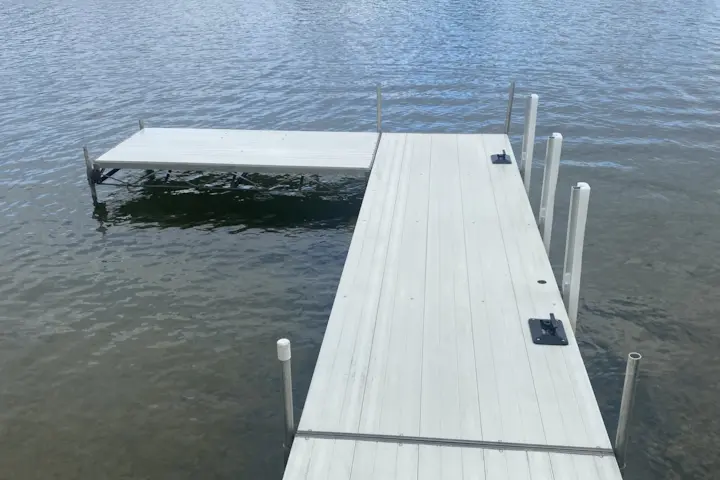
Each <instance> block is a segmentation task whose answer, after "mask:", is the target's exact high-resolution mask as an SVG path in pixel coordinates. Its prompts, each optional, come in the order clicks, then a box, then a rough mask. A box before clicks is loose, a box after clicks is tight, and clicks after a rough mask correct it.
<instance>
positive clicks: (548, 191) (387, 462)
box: [85, 83, 640, 480]
mask: <svg viewBox="0 0 720 480" xmlns="http://www.w3.org/2000/svg"><path fill="white" fill-rule="evenodd" d="M513 95H514V83H513V84H512V85H511V88H510V98H509V103H508V112H507V116H506V123H505V126H506V133H507V131H508V129H509V128H510V124H511V111H512V99H513ZM380 99H381V96H380V92H379V90H378V111H377V118H378V132H377V133H343V132H269V131H238V130H201V129H157V128H147V129H146V128H144V126H143V125H142V122H141V123H140V126H141V129H140V131H139V132H137V133H135V134H134V135H133V136H132V137H130V138H129V139H128V140H126V141H125V142H123V143H121V144H120V145H118V146H117V147H115V148H113V149H112V150H110V151H109V152H107V153H106V154H104V155H102V156H100V157H99V158H98V159H97V160H95V161H93V160H92V159H91V158H90V156H89V153H88V151H87V149H85V160H86V166H87V176H88V183H89V185H90V187H91V193H92V195H93V201H94V202H95V204H96V205H98V202H97V193H96V191H95V185H99V184H102V183H103V182H105V181H106V180H108V179H111V177H112V176H113V175H114V174H115V173H117V171H118V170H119V169H126V168H135V169H151V170H154V169H160V170H185V171H187V170H208V171H213V170H214V171H228V172H234V173H235V172H260V173H298V174H323V173H357V172H368V171H369V172H370V174H369V181H368V185H367V190H366V193H365V197H364V199H363V203H362V207H361V210H360V213H359V217H358V220H357V224H356V227H355V232H354V234H353V238H352V242H351V245H350V249H349V252H348V256H347V259H346V262H345V267H344V270H343V274H342V278H341V279H340V284H339V287H338V290H337V294H336V297H335V302H334V305H333V308H332V312H331V315H330V319H329V322H328V326H327V330H326V332H325V337H324V340H323V343H322V347H321V349H320V354H319V357H318V360H317V365H316V368H315V372H314V374H313V378H312V382H311V384H310V389H309V392H308V396H307V400H306V403H305V408H304V411H303V413H302V417H301V419H300V422H299V426H297V428H296V426H295V422H294V414H293V405H292V380H291V369H290V361H291V360H290V359H291V354H290V343H289V342H288V341H287V340H285V339H283V340H280V341H279V342H278V358H279V360H280V361H281V362H282V364H283V381H284V390H283V391H284V398H285V423H286V433H285V439H286V442H285V445H286V452H287V448H289V446H290V444H292V448H291V450H290V453H289V458H288V462H287V467H286V470H285V473H284V477H283V478H284V480H369V479H387V480H390V479H407V480H426V479H427V480H437V479H451V480H454V479H467V480H470V479H473V480H530V479H532V480H539V479H543V480H552V479H554V480H577V479H583V480H621V478H622V477H621V473H620V469H619V466H618V462H620V463H622V464H624V455H625V446H626V444H627V421H628V419H629V416H630V411H631V408H632V397H633V393H632V392H633V391H634V385H635V380H636V375H637V364H638V362H639V360H640V355H638V354H634V353H633V354H630V360H629V364H628V371H627V372H628V374H627V376H626V381H625V389H624V392H626V393H627V395H626V394H625V393H624V394H623V400H622V404H621V413H620V419H621V420H620V425H619V427H618V436H617V438H616V442H615V449H613V445H611V443H610V440H609V438H608V434H607V430H606V429H605V425H604V423H603V419H602V417H601V414H600V411H599V408H598V405H597V401H596V399H595V395H594V393H593V390H592V386H591V384H590V381H589V379H588V375H587V372H586V370H585V367H584V364H583V361H582V358H581V356H580V351H579V349H578V345H577V342H576V339H575V336H574V331H573V330H574V325H575V320H576V315H577V308H578V307H577V305H578V298H579V297H578V295H579V293H578V292H579V282H580V265H581V263H582V262H581V261H582V244H583V241H584V230H585V216H586V214H587V202H588V199H589V192H590V188H589V186H588V185H586V184H578V186H577V187H573V193H572V197H571V208H570V221H569V227H568V235H567V238H566V257H565V265H564V271H563V277H562V279H563V283H562V289H559V288H558V284H557V282H556V280H555V277H554V275H553V271H552V268H551V266H550V262H549V260H548V256H547V251H548V249H549V245H550V234H551V232H552V224H553V221H552V218H553V202H554V198H555V186H556V181H557V169H558V165H559V161H560V148H561V144H562V136H561V135H559V134H553V135H552V137H551V138H550V139H549V141H548V149H547V157H546V165H545V175H544V179H543V192H542V200H541V207H540V213H539V215H538V221H537V222H536V220H535V218H534V216H533V212H532V209H531V206H530V202H529V200H528V196H527V190H528V189H529V186H530V181H529V180H530V174H531V172H532V169H531V166H532V157H533V154H532V151H533V146H534V138H535V118H536V110H537V100H538V97H537V95H531V96H529V97H528V101H527V111H526V116H525V117H526V119H525V132H524V141H523V146H522V155H521V157H522V162H521V163H522V165H518V164H517V162H516V159H515V155H514V153H513V149H512V146H511V145H510V141H509V138H508V136H507V135H506V134H467V135H452V134H399V133H380V130H381V123H380V121H381V110H380ZM503 153H505V154H506V155H503V159H505V160H507V163H496V162H494V161H492V159H491V157H492V156H493V155H498V154H503ZM497 159H498V158H497V157H495V160H497ZM518 167H520V168H518ZM106 169H111V170H110V171H108V172H106ZM520 172H523V177H521V173H520ZM239 178H243V175H242V173H237V174H236V175H233V180H232V183H231V189H232V188H233V187H235V186H236V180H237V179H239ZM112 180H116V179H114V178H112ZM166 182H167V177H166ZM120 184H121V185H132V186H135V185H137V183H134V184H131V183H123V182H121V183H120ZM300 185H302V182H300ZM155 186H157V185H155ZM189 186H194V185H189ZM183 188H184V187H183ZM541 234H542V236H541ZM530 319H557V320H560V321H562V324H563V325H564V328H565V336H563V335H562V334H557V335H556V333H557V331H556V329H555V327H553V326H552V325H555V326H557V324H551V321H550V320H548V321H547V322H544V323H543V322H541V323H540V324H535V325H536V326H537V325H541V326H542V328H541V330H540V331H539V333H538V330H535V333H532V332H531V329H530V326H529V320H530ZM553 321H554V320H553ZM548 325H550V326H549V327H548ZM540 340H542V341H540ZM544 341H548V342H549V343H553V342H559V343H556V344H554V345H548V344H537V343H536V342H539V343H542V342H544ZM616 455H617V457H616ZM616 458H617V459H616Z"/></svg>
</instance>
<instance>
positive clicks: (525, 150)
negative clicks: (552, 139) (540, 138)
mask: <svg viewBox="0 0 720 480" xmlns="http://www.w3.org/2000/svg"><path fill="white" fill-rule="evenodd" d="M537 109H538V96H537V95H536V94H534V93H533V94H532V95H530V96H529V97H527V100H526V102H525V130H524V132H523V142H522V154H521V156H520V159H521V161H520V174H521V175H522V177H523V183H524V184H525V191H526V192H527V193H530V174H531V173H532V161H533V152H534V150H535V124H536V123H537Z"/></svg>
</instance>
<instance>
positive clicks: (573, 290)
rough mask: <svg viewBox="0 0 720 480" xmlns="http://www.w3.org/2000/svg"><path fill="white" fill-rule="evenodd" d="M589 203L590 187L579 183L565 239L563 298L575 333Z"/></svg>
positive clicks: (573, 199)
mask: <svg viewBox="0 0 720 480" xmlns="http://www.w3.org/2000/svg"><path fill="white" fill-rule="evenodd" d="M589 203H590V185H588V184H587V183H584V182H579V183H578V184H577V185H576V186H574V187H572V189H571V191H570V213H569V214H568V227H567V236H566V237H565V262H564V265H563V276H562V296H563V300H564V301H565V308H567V312H568V317H569V318H570V325H572V328H573V331H574V330H575V327H576V325H577V312H578V302H579V298H580V276H581V274H582V255H583V245H584V244H585V225H586V224H587V213H588V204H589Z"/></svg>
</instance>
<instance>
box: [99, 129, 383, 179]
mask: <svg viewBox="0 0 720 480" xmlns="http://www.w3.org/2000/svg"><path fill="white" fill-rule="evenodd" d="M378 137H379V135H378V134H377V133H371V132H298V131H295V132H293V131H271V130H226V129H200V128H141V129H140V130H139V131H138V132H136V133H135V134H134V135H133V136H131V137H130V138H128V139H127V140H125V141H123V142H122V143H120V144H119V145H117V146H116V147H114V148H112V149H111V150H109V151H108V152H107V153H104V154H103V155H101V156H100V157H99V158H98V159H96V160H95V161H94V166H95V167H96V168H106V169H112V168H115V169H149V170H181V171H187V170H201V171H215V172H217V171H221V172H222V171H224V172H252V173H281V174H286V173H314V174H331V173H358V172H366V171H368V170H370V167H371V165H372V158H373V153H374V151H375V148H376V146H377V141H378Z"/></svg>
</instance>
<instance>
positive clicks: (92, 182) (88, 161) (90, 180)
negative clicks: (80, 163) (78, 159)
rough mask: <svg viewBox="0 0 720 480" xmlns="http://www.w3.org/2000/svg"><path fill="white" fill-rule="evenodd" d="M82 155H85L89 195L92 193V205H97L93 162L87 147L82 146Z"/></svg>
mask: <svg viewBox="0 0 720 480" xmlns="http://www.w3.org/2000/svg"><path fill="white" fill-rule="evenodd" d="M83 156H84V157H85V169H86V173H87V181H88V185H89V186H90V195H92V201H93V206H95V207H97V206H98V198H97V190H96V189H95V164H94V163H93V161H92V160H91V159H90V153H89V152H88V149H87V147H83Z"/></svg>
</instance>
